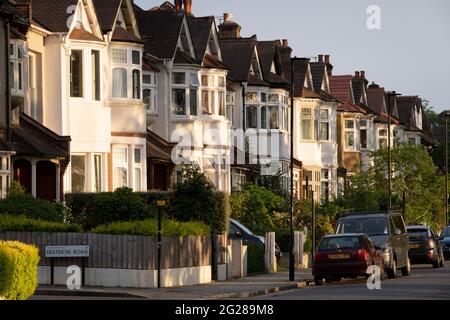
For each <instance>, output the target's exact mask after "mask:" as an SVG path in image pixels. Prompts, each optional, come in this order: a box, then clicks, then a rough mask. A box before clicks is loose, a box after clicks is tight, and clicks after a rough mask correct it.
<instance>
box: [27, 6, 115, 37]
mask: <svg viewBox="0 0 450 320" xmlns="http://www.w3.org/2000/svg"><path fill="white" fill-rule="evenodd" d="M33 1H35V0H33ZM93 2H94V6H95V12H96V13H97V17H98V18H97V19H98V22H99V24H100V28H101V29H102V32H103V33H108V32H110V31H112V30H113V28H114V22H115V21H116V17H117V13H118V12H119V9H120V4H121V3H122V0H93Z"/></svg>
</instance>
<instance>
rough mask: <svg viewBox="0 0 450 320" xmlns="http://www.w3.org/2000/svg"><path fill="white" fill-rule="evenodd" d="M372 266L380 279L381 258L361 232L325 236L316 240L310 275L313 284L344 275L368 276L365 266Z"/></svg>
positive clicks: (329, 280) (381, 269) (336, 278)
mask: <svg viewBox="0 0 450 320" xmlns="http://www.w3.org/2000/svg"><path fill="white" fill-rule="evenodd" d="M371 265H376V266H378V267H379V268H380V271H381V277H382V279H383V278H384V266H383V259H382V257H381V253H380V251H379V249H378V248H377V247H376V246H375V245H374V244H373V242H372V240H370V239H369V237H367V236H366V235H365V234H362V233H360V234H354V233H348V234H346V233H344V234H339V235H337V234H334V235H327V236H325V237H323V238H322V240H321V241H320V244H319V247H318V249H317V251H316V254H315V256H314V265H313V275H314V282H315V284H316V285H322V281H323V279H324V278H325V280H326V281H327V282H332V281H338V280H340V279H341V278H344V277H358V276H366V277H367V276H368V274H367V268H368V267H369V266H371Z"/></svg>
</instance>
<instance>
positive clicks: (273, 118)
mask: <svg viewBox="0 0 450 320" xmlns="http://www.w3.org/2000/svg"><path fill="white" fill-rule="evenodd" d="M269 110H270V118H269V125H270V129H279V128H280V122H279V113H278V107H277V106H271V107H269Z"/></svg>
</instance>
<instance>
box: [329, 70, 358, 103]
mask: <svg viewBox="0 0 450 320" xmlns="http://www.w3.org/2000/svg"><path fill="white" fill-rule="evenodd" d="M330 90H331V94H332V95H333V96H334V97H335V98H336V99H338V100H339V101H341V102H350V103H355V100H354V97H353V88H352V76H351V75H342V76H331V77H330Z"/></svg>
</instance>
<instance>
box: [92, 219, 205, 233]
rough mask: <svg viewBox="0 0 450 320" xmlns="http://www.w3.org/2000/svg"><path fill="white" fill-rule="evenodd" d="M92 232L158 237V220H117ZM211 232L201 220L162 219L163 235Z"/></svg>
mask: <svg viewBox="0 0 450 320" xmlns="http://www.w3.org/2000/svg"><path fill="white" fill-rule="evenodd" d="M91 232H92V233H98V234H124V235H135V236H150V237H156V236H157V235H158V233H157V232H158V221H157V220H156V219H146V220H143V221H134V222H115V223H110V224H107V225H102V226H98V227H96V228H94V229H92V230H91ZM210 232H211V230H210V228H209V227H208V226H207V225H205V224H203V223H201V222H196V221H190V222H179V221H175V220H170V219H163V220H162V235H163V236H165V237H185V236H206V235H208V234H210Z"/></svg>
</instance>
